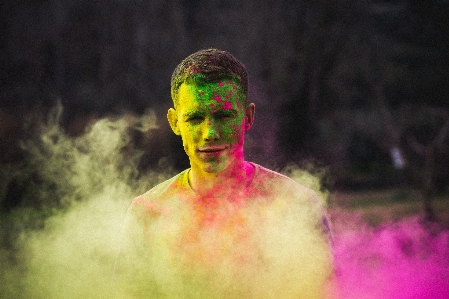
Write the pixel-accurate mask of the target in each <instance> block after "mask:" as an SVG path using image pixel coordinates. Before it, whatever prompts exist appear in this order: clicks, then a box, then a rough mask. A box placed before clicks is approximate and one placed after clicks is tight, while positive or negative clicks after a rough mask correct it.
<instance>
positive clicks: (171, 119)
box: [167, 108, 181, 136]
mask: <svg viewBox="0 0 449 299" xmlns="http://www.w3.org/2000/svg"><path fill="white" fill-rule="evenodd" d="M167 119H168V123H169V124H170V127H171V129H172V131H173V133H175V134H176V135H178V136H179V135H181V131H180V130H179V126H178V112H176V110H175V109H173V108H170V109H168V113H167Z"/></svg>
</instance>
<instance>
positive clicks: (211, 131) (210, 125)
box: [203, 120, 220, 141]
mask: <svg viewBox="0 0 449 299" xmlns="http://www.w3.org/2000/svg"><path fill="white" fill-rule="evenodd" d="M219 138H220V132H219V130H218V125H217V124H216V123H215V122H214V121H213V120H207V121H206V124H205V128H204V131H203V139H204V140H206V141H212V140H218V139H219Z"/></svg>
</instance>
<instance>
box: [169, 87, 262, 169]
mask: <svg viewBox="0 0 449 299" xmlns="http://www.w3.org/2000/svg"><path fill="white" fill-rule="evenodd" d="M178 95H179V98H178V105H177V108H176V110H173V109H170V110H169V114H168V118H169V122H170V125H171V127H172V129H173V131H174V132H175V133H176V134H178V135H181V137H182V141H183V146H184V150H185V152H186V153H187V155H188V156H189V159H190V164H191V166H192V168H196V169H201V170H202V171H205V172H209V173H212V172H219V171H221V170H223V169H225V168H227V167H228V166H229V165H230V164H231V163H233V162H234V161H237V160H239V159H241V160H243V143H244V135H245V131H247V130H248V129H249V128H250V127H251V124H252V120H253V115H254V105H253V104H252V105H250V106H248V107H244V98H243V96H244V94H243V93H242V91H241V90H240V88H239V86H238V85H236V84H235V83H234V82H233V81H229V80H224V81H222V82H216V83H208V84H205V85H194V84H185V83H183V84H182V85H181V86H180V88H179V93H178Z"/></svg>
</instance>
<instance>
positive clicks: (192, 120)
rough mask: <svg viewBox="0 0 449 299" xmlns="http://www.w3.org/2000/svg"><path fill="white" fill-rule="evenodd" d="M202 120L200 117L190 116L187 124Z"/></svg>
mask: <svg viewBox="0 0 449 299" xmlns="http://www.w3.org/2000/svg"><path fill="white" fill-rule="evenodd" d="M202 120H203V118H202V117H201V116H191V117H189V118H188V119H187V121H188V122H199V121H202Z"/></svg>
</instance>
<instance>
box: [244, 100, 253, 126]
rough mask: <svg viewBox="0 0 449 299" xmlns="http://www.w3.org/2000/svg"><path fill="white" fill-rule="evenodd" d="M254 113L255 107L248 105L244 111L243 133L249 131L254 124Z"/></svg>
mask: <svg viewBox="0 0 449 299" xmlns="http://www.w3.org/2000/svg"><path fill="white" fill-rule="evenodd" d="M255 113H256V105H254V103H251V104H249V105H248V106H247V107H246V110H245V131H248V130H249V129H251V127H252V126H253V123H254V114H255Z"/></svg>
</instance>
